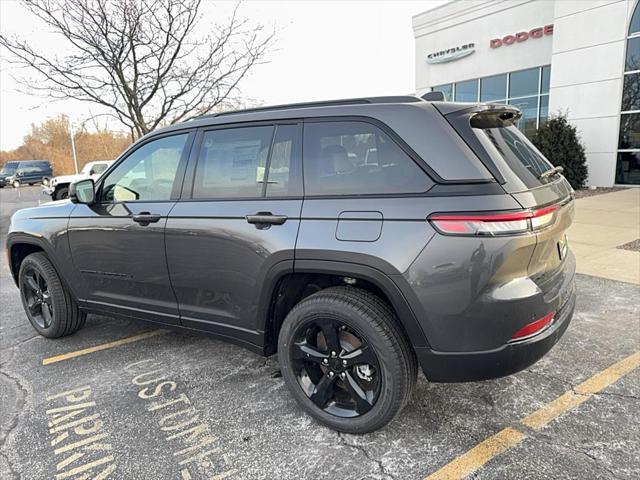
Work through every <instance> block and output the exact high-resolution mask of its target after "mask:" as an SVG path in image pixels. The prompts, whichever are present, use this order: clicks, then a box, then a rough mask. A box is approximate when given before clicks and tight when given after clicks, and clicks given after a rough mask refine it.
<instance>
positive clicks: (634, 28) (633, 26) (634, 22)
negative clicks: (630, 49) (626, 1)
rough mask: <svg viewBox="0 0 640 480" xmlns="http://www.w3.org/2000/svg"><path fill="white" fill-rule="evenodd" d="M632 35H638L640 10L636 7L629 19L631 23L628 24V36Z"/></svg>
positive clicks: (639, 31) (639, 30)
mask: <svg viewBox="0 0 640 480" xmlns="http://www.w3.org/2000/svg"><path fill="white" fill-rule="evenodd" d="M634 33H640V8H638V6H637V5H636V9H635V10H634V11H633V16H632V17H631V23H630V24H629V36H631V35H633V34H634Z"/></svg>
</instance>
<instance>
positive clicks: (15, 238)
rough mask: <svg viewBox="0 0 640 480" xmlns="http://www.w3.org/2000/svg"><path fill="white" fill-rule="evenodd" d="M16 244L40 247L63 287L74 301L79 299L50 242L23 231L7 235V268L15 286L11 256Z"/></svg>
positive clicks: (16, 280) (16, 275)
mask: <svg viewBox="0 0 640 480" xmlns="http://www.w3.org/2000/svg"><path fill="white" fill-rule="evenodd" d="M16 244H28V245H33V246H35V247H38V248H40V249H42V251H43V252H44V253H45V254H46V255H47V258H48V259H49V261H50V262H51V264H52V265H53V268H54V269H55V271H56V273H57V274H58V276H59V277H60V280H62V283H63V284H64V285H65V287H67V288H68V289H69V292H71V296H72V297H73V298H74V299H75V300H76V301H79V297H78V295H77V292H76V291H75V289H74V288H73V286H72V282H69V281H68V278H67V275H66V272H65V270H64V268H61V266H60V264H59V263H58V261H57V259H56V255H55V252H54V251H53V248H52V246H51V244H50V243H48V242H46V241H45V240H44V239H43V238H42V237H39V236H36V235H32V234H29V233H24V232H19V233H10V234H9V235H8V237H7V256H8V260H9V270H10V271H11V276H12V277H13V281H14V283H15V284H16V286H17V287H19V285H18V272H17V271H14V269H13V261H12V258H11V257H12V250H13V247H14V246H15V245H16Z"/></svg>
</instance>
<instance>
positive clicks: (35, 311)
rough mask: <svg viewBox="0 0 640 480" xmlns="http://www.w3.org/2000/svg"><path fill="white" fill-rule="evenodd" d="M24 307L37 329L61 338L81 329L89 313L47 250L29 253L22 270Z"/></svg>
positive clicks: (20, 284) (49, 336)
mask: <svg viewBox="0 0 640 480" xmlns="http://www.w3.org/2000/svg"><path fill="white" fill-rule="evenodd" d="M18 285H19V287H20V297H21V299H22V306H23V307H24V311H25V313H26V314H27V317H28V318H29V322H30V323H31V325H32V326H33V328H34V329H35V330H36V331H37V332H38V333H39V334H40V335H42V336H43V337H47V338H59V337H64V336H66V335H71V334H72V333H74V332H76V331H78V330H79V329H80V328H82V326H83V325H84V323H85V320H86V318H87V315H86V313H85V312H83V311H81V310H80V308H79V307H78V304H77V302H76V301H75V299H74V298H73V297H72V296H71V292H70V291H69V290H68V289H67V287H66V286H65V285H64V284H63V283H62V280H61V279H60V277H59V275H58V272H56V269H55V268H54V267H53V265H52V263H51V261H49V258H47V256H46V254H45V253H44V252H37V253H32V254H31V255H27V256H26V257H25V258H24V260H22V263H21V264H20V268H19V269H18Z"/></svg>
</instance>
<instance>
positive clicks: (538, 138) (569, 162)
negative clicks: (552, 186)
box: [532, 114, 588, 190]
mask: <svg viewBox="0 0 640 480" xmlns="http://www.w3.org/2000/svg"><path fill="white" fill-rule="evenodd" d="M532 142H533V144H534V145H535V146H536V147H537V148H538V150H540V151H541V152H542V153H543V155H544V156H545V157H547V159H548V160H549V161H550V162H551V163H552V164H553V165H554V166H556V167H558V166H559V167H563V168H564V172H563V175H564V176H565V178H566V179H567V181H568V182H569V183H570V184H571V186H572V187H573V188H574V189H576V190H577V189H579V188H584V186H585V183H586V181H587V174H588V171H587V159H586V157H585V154H584V145H583V144H582V140H581V139H580V137H579V136H578V132H577V130H576V127H575V126H573V125H571V124H570V123H569V122H568V121H567V117H566V116H565V115H563V114H557V115H554V116H552V117H551V118H549V120H548V121H547V123H545V124H544V125H543V126H541V127H540V128H539V129H538V130H537V132H536V133H535V135H534V136H533V138H532Z"/></svg>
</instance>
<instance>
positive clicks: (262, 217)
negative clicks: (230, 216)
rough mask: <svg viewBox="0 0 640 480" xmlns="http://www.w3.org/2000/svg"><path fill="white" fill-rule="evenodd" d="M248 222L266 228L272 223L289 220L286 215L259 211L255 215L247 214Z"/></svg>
mask: <svg viewBox="0 0 640 480" xmlns="http://www.w3.org/2000/svg"><path fill="white" fill-rule="evenodd" d="M244 218H246V219H247V222H249V223H251V224H253V225H255V226H256V228H258V229H260V230H266V229H267V228H270V227H271V225H282V224H283V223H284V222H286V221H287V218H288V217H287V216H286V215H274V214H273V213H271V212H258V213H256V214H255V215H246V216H245V217H244Z"/></svg>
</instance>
